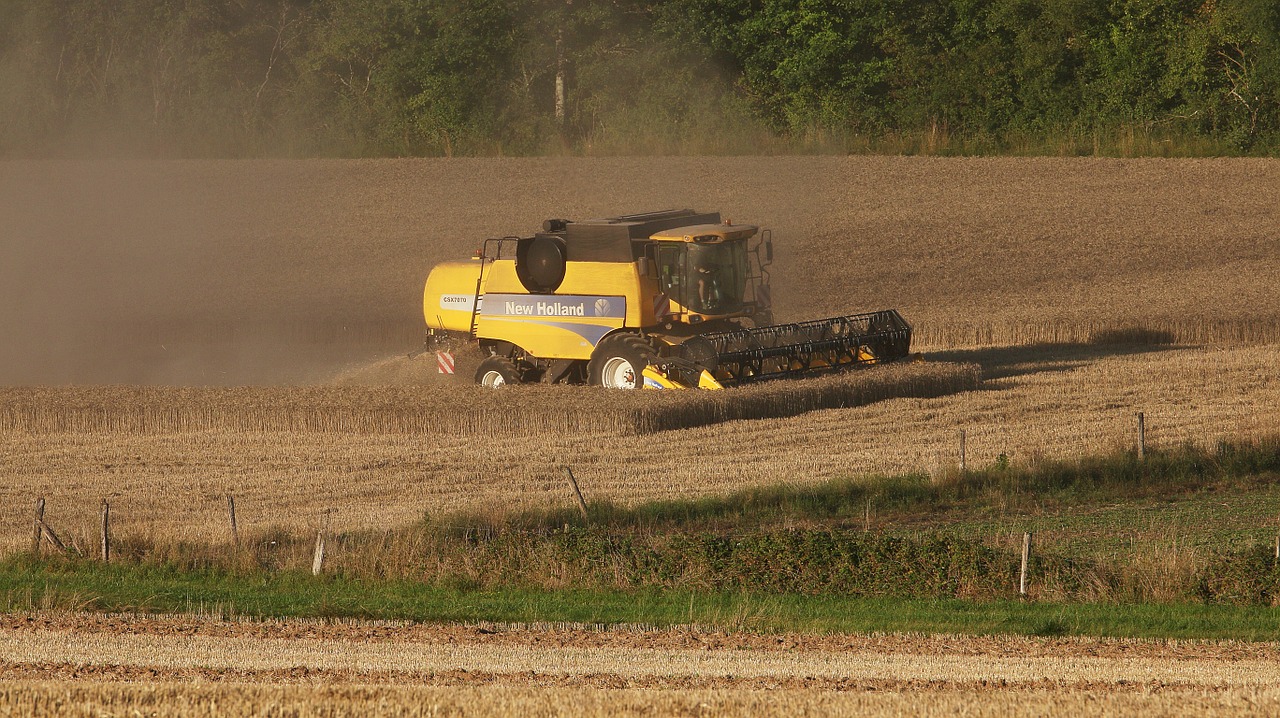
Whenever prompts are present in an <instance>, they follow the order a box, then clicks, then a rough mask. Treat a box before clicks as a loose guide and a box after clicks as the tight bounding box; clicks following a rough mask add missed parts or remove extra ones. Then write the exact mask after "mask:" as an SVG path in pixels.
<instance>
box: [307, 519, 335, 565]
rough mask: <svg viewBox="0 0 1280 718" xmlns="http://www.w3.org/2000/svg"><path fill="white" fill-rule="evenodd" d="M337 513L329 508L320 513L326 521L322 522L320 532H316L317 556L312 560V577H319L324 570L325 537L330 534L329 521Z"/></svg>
mask: <svg viewBox="0 0 1280 718" xmlns="http://www.w3.org/2000/svg"><path fill="white" fill-rule="evenodd" d="M335 511H337V509H334V508H328V509H324V510H323V511H321V512H320V514H321V515H322V516H323V517H324V520H323V521H321V522H320V530H319V531H317V532H316V555H315V558H313V559H312V560H311V575H312V576H319V575H320V572H321V571H323V570H324V543H325V541H324V535H325V534H326V533H328V532H329V519H330V518H332V517H333V513H334V512H335Z"/></svg>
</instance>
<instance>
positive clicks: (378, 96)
mask: <svg viewBox="0 0 1280 718" xmlns="http://www.w3.org/2000/svg"><path fill="white" fill-rule="evenodd" d="M0 86H2V87H3V88H4V90H5V91H4V92H3V93H0V154H3V155H10V156H11V155H17V154H36V155H48V154H79V153H82V152H95V151H107V152H111V151H115V152H129V153H147V154H160V155H169V156H174V155H177V156H193V155H195V156H199V155H219V156H255V155H271V154H290V155H315V154H325V155H352V156H369V155H431V154H458V153H463V154H475V153H480V154H493V153H513V152H514V153H541V152H547V151H555V152H559V151H571V152H572V151H584V152H612V151H628V150H631V151H635V150H640V151H687V150H689V149H711V150H713V151H715V150H723V149H726V148H732V147H733V146H734V145H733V144H732V142H731V140H727V139H726V138H732V137H734V136H735V133H741V134H739V135H738V136H740V137H749V138H757V139H758V138H759V137H760V136H762V135H763V134H766V133H768V134H771V135H773V136H775V137H779V138H782V141H783V142H787V141H795V142H803V141H806V140H807V138H809V137H813V136H817V137H853V136H855V135H856V136H858V137H861V138H865V140H866V141H869V142H872V143H874V142H875V141H877V138H895V137H896V138H905V137H922V136H929V137H935V136H938V137H941V138H942V139H941V140H940V142H941V143H943V144H944V145H945V143H946V142H947V141H948V140H947V139H946V138H948V137H950V138H958V139H959V145H958V146H961V147H966V148H970V149H972V148H979V149H985V150H989V151H1001V150H1002V149H1006V148H1009V147H1010V146H1014V145H1017V143H1019V142H1022V143H1024V145H1022V146H1025V143H1027V142H1031V143H1034V141H1035V140H1034V138H1042V141H1043V142H1045V143H1046V146H1052V143H1053V142H1054V141H1055V140H1060V139H1062V138H1068V139H1069V138H1076V137H1078V138H1094V141H1095V142H1096V141H1097V138H1099V137H1106V136H1114V135H1116V133H1123V132H1130V131H1132V132H1137V133H1145V134H1147V135H1151V136H1168V137H1170V138H1186V139H1189V140H1194V141H1196V142H1201V143H1207V145H1208V146H1214V147H1219V148H1222V149H1224V150H1227V151H1238V152H1253V153H1273V152H1276V151H1280V4H1278V3H1276V2H1274V0H529V1H527V2H518V1H517V0H456V1H454V2H448V1H446V0H231V1H230V2H227V1H226V0H223V1H215V0H113V1H112V2H101V0H10V1H9V2H6V3H0ZM788 138H790V139H788ZM739 146H742V147H751V146H754V145H752V144H750V143H743V144H741V145H739ZM904 146H909V145H904ZM1033 146H1034V145H1033ZM1064 146H1065V145H1064ZM1091 146H1094V145H1091ZM922 148H923V149H925V150H926V151H929V150H932V149H937V148H934V147H933V146H932V145H922Z"/></svg>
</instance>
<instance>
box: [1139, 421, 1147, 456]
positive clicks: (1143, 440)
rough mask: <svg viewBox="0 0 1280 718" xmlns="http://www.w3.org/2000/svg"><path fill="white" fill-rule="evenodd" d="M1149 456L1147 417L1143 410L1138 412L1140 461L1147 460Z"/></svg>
mask: <svg viewBox="0 0 1280 718" xmlns="http://www.w3.org/2000/svg"><path fill="white" fill-rule="evenodd" d="M1146 458H1147V417H1146V415H1145V414H1143V413H1142V412H1138V461H1146Z"/></svg>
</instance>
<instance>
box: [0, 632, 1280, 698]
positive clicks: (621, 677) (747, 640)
mask: <svg viewBox="0 0 1280 718" xmlns="http://www.w3.org/2000/svg"><path fill="white" fill-rule="evenodd" d="M4 623H5V626H4V635H5V639H6V640H5V642H4V643H3V644H0V699H3V701H4V705H6V706H7V707H8V708H9V709H11V710H12V711H13V712H14V713H16V714H32V713H38V712H40V711H55V712H58V714H60V715H76V716H81V715H83V716H90V715H103V714H117V715H118V714H133V713H134V712H135V711H141V712H143V713H147V712H149V711H152V710H157V709H159V710H163V711H164V712H165V714H167V715H180V716H208V715H218V714H225V713H226V712H234V713H237V714H241V715H246V714H255V715H300V716H312V715H317V716H318V715H344V714H352V713H359V714H362V715H378V716H436V715H473V714H484V715H497V714H503V715H516V714H518V715H532V716H565V715H588V716H596V715H599V716H605V715H610V716H612V715H624V716H630V715H673V716H675V715H700V716H719V715H725V716H728V715H744V714H750V715H768V716H792V715H807V714H812V715H905V714H910V715H956V714H957V713H962V714H964V715H976V716H1033V715H1046V714H1058V713H1063V712H1066V711H1071V712H1072V713H1073V714H1076V715H1086V716H1088V715H1109V716H1139V715H1170V714H1187V715H1192V714H1193V715H1250V714H1253V715H1257V714H1260V713H1268V712H1274V711H1275V710H1277V709H1280V692H1278V691H1277V689H1276V688H1275V685H1276V681H1277V680H1280V676H1278V675H1277V665H1280V664H1278V663H1277V647H1276V646H1275V645H1274V644H1266V645H1263V644H1238V643H1232V642H1216V643H1214V642H1204V643H1201V642H1185V643H1179V644H1173V643H1166V642H1148V641H1134V640H1128V641H1121V640H1090V639H1036V638H975V637H962V636H933V637H912V636H797V635H778V636H752V635H744V634H729V635H726V634H719V633H708V632H703V631H701V630H698V629H692V628H691V629H677V630H671V631H652V630H638V629H624V630H611V631H603V632H602V631H591V630H583V629H581V628H574V627H565V626H533V627H504V626H473V627H463V626H442V627H429V626H421V625H418V626H413V625H395V624H360V623H350V624H331V623H328V624H326V623H316V622H304V621H271V622H252V623H237V622H227V621H223V620H217V619H209V618H165V617H138V616H112V617H101V616H83V615H77V614H43V615H40V614H35V615H16V616H13V617H10V618H6V619H5V621H4Z"/></svg>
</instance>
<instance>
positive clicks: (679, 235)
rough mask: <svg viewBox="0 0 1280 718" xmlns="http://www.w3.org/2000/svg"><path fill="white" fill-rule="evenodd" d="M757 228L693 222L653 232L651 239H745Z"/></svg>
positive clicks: (679, 240) (677, 240) (694, 240)
mask: <svg viewBox="0 0 1280 718" xmlns="http://www.w3.org/2000/svg"><path fill="white" fill-rule="evenodd" d="M757 231H758V228H757V227H756V226H755V225H752V224H729V223H728V222H722V223H718V224H693V225H689V226H686V227H672V228H670V229H666V230H662V231H660V232H655V233H654V234H653V235H652V237H651V239H655V240H658V241H666V242H673V241H674V242H689V241H692V242H725V241H728V240H732V239H745V238H747V237H750V236H752V235H754V234H755V233H756V232H757Z"/></svg>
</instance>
